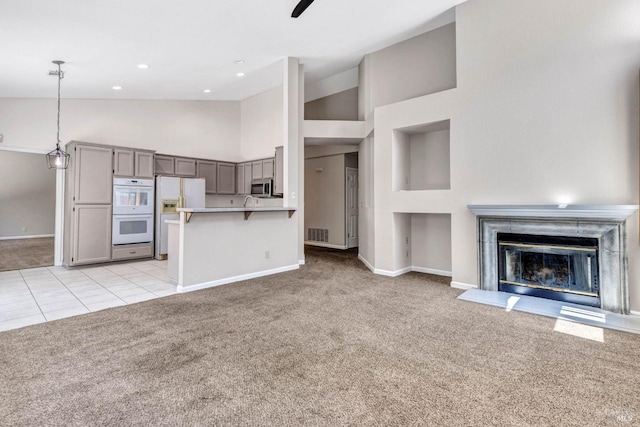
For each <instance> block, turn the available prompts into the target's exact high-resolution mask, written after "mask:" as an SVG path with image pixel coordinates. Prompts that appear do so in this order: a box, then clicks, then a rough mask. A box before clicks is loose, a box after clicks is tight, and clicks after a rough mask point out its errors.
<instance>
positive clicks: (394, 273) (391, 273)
mask: <svg viewBox="0 0 640 427" xmlns="http://www.w3.org/2000/svg"><path fill="white" fill-rule="evenodd" d="M410 271H411V267H405V268H401V269H400V270H395V271H391V270H380V269H379V268H376V269H374V270H373V272H374V273H375V274H379V275H381V276H389V277H397V276H400V275H402V274H405V273H408V272H410Z"/></svg>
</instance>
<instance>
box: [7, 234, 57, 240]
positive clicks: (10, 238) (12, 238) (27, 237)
mask: <svg viewBox="0 0 640 427" xmlns="http://www.w3.org/2000/svg"><path fill="white" fill-rule="evenodd" d="M41 237H55V234H32V235H29V236H7V237H0V240H20V239H39V238H41Z"/></svg>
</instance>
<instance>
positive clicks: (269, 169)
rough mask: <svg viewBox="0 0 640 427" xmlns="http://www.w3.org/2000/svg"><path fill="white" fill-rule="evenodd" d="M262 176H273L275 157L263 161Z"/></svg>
mask: <svg viewBox="0 0 640 427" xmlns="http://www.w3.org/2000/svg"><path fill="white" fill-rule="evenodd" d="M262 178H265V179H267V178H273V159H265V160H263V161H262Z"/></svg>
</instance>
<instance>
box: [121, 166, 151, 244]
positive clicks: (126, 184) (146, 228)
mask: <svg viewBox="0 0 640 427" xmlns="http://www.w3.org/2000/svg"><path fill="white" fill-rule="evenodd" d="M153 212H154V180H153V179H134V178H114V179H113V227H112V244H113V245H114V246H115V245H128V244H133V243H150V242H153V230H154V228H153V218H154V215H153Z"/></svg>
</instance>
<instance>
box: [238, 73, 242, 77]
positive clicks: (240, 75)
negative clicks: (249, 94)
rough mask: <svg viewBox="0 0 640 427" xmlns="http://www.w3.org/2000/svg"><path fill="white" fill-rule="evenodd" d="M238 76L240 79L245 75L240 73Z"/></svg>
mask: <svg viewBox="0 0 640 427" xmlns="http://www.w3.org/2000/svg"><path fill="white" fill-rule="evenodd" d="M236 76H238V77H244V73H238V74H236Z"/></svg>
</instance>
